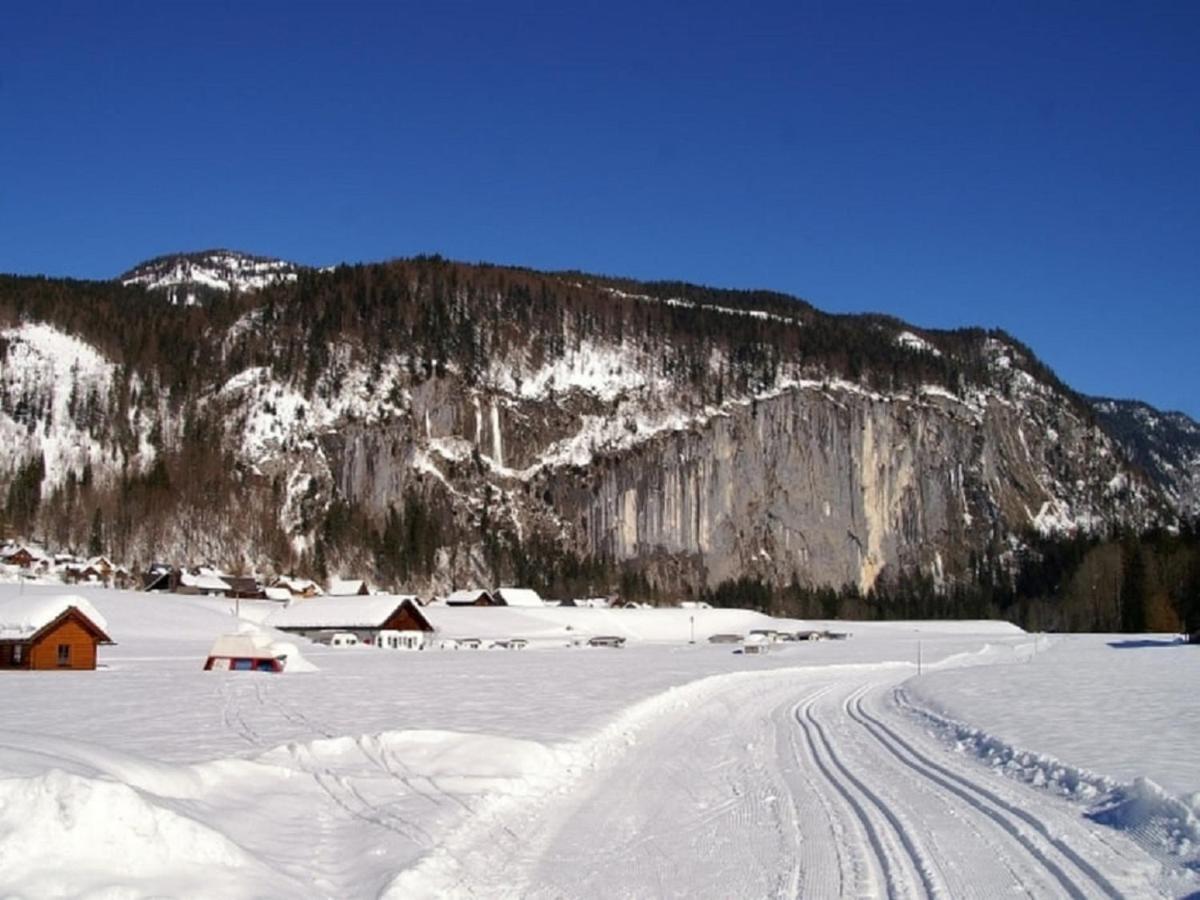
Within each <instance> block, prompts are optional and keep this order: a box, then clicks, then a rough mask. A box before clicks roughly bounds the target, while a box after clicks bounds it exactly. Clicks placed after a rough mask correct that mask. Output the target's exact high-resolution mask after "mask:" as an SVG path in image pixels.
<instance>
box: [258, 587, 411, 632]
mask: <svg viewBox="0 0 1200 900" xmlns="http://www.w3.org/2000/svg"><path fill="white" fill-rule="evenodd" d="M406 600H407V601H410V602H412V604H413V605H414V606H416V600H417V598H416V597H413V596H410V595H399V594H376V595H374V596H370V597H314V598H313V599H311V600H300V601H297V602H296V603H293V604H292V605H291V606H288V607H285V608H284V609H281V610H278V611H277V612H274V613H272V614H271V615H270V616H268V617H267V620H266V624H267V625H269V626H271V627H272V628H379V627H380V626H381V625H383V623H384V622H386V621H387V618H388V616H390V615H391V614H392V613H393V612H395V611H396V609H397V608H398V607H399V606H400V605H401V604H402V603H404V602H405V601H406Z"/></svg>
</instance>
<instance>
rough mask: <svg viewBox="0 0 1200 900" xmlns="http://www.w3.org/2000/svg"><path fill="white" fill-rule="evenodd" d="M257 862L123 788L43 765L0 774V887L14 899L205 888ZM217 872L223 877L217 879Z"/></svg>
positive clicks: (212, 889)
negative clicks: (39, 770) (23, 773)
mask: <svg viewBox="0 0 1200 900" xmlns="http://www.w3.org/2000/svg"><path fill="white" fill-rule="evenodd" d="M257 865H258V864H257V863H256V861H255V860H253V859H252V858H251V857H249V856H248V855H247V854H246V853H245V852H244V851H243V850H242V849H241V848H240V847H238V846H237V845H236V844H234V843H232V842H231V841H230V840H228V839H227V838H226V837H224V836H223V835H221V834H219V833H217V832H216V831H213V830H212V829H210V828H207V827H205V826H203V825H201V824H199V823H198V822H196V821H194V820H192V819H189V818H187V817H186V816H183V815H180V814H178V813H176V812H173V811H171V810H169V809H166V808H164V807H162V806H158V805H156V804H154V803H152V802H150V801H149V800H147V799H146V798H145V796H144V795H142V794H141V793H139V792H138V791H136V790H134V789H133V788H131V787H129V786H128V785H126V784H120V783H116V782H111V781H103V780H99V779H94V778H85V777H83V776H80V775H74V774H70V773H67V772H63V771H61V770H51V771H49V772H47V773H46V774H44V775H38V776H35V777H30V778H6V779H0V886H3V885H7V886H8V887H7V888H6V889H5V890H6V892H7V890H9V889H12V888H13V887H14V886H17V885H19V886H20V891H21V895H22V896H30V897H33V896H37V897H61V896H71V897H75V896H81V895H95V894H103V895H106V896H114V895H113V894H112V893H111V892H112V891H113V885H114V873H117V872H119V873H120V876H119V883H120V885H121V890H120V892H119V894H117V895H118V896H121V897H143V896H166V895H171V896H186V895H192V896H197V895H201V894H203V895H209V896H212V895H214V893H216V892H219V891H220V890H221V885H222V883H223V882H224V881H226V880H229V881H230V882H232V879H229V878H228V876H232V875H234V874H235V873H238V872H241V871H242V870H245V869H248V868H253V867H256V866H257ZM223 876H226V877H224V878H223Z"/></svg>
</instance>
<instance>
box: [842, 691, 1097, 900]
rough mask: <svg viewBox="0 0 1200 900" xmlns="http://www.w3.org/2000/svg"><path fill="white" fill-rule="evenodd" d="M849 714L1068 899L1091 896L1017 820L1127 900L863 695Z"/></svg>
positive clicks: (1035, 822)
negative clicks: (993, 830) (877, 712)
mask: <svg viewBox="0 0 1200 900" xmlns="http://www.w3.org/2000/svg"><path fill="white" fill-rule="evenodd" d="M846 711H847V713H848V714H849V715H850V718H851V719H853V720H854V721H855V722H857V723H858V724H859V725H861V726H862V727H863V728H864V729H865V730H866V731H867V732H868V733H870V734H871V735H872V736H873V737H874V738H875V740H876V741H877V742H878V743H879V744H880V745H881V746H882V747H883V748H884V749H885V750H887V751H888V752H889V753H890V754H891V755H892V756H894V757H895V758H896V759H897V760H899V761H900V762H901V763H902V764H903V765H904V766H905V767H906V768H907V769H909V770H910V771H912V772H915V773H916V774H918V775H920V776H921V777H923V778H925V779H927V780H929V781H931V782H933V783H934V784H937V785H939V786H940V787H941V788H943V789H945V790H947V791H950V793H952V794H954V795H955V796H957V797H958V798H959V799H961V800H963V801H964V802H965V803H966V804H967V805H968V806H970V807H972V808H973V809H976V810H978V811H979V812H980V813H982V814H983V815H985V816H987V817H988V818H989V819H991V820H992V821H993V822H995V823H996V824H997V825H998V826H999V827H1000V828H1001V829H1003V830H1004V831H1005V832H1006V833H1008V834H1009V835H1010V836H1011V837H1012V838H1013V840H1014V841H1016V842H1017V843H1019V844H1020V845H1021V846H1022V847H1024V848H1025V850H1026V851H1027V852H1028V853H1029V855H1031V856H1032V857H1033V858H1034V859H1035V860H1036V861H1037V862H1038V863H1039V865H1041V867H1042V868H1044V869H1045V871H1047V872H1048V873H1049V874H1050V875H1052V876H1053V877H1054V879H1055V880H1056V881H1058V882H1059V884H1061V885H1062V887H1063V890H1064V891H1065V892H1066V893H1067V895H1068V896H1070V897H1073V898H1077V900H1082V898H1085V897H1086V896H1087V895H1086V894H1085V893H1084V892H1083V891H1081V890H1080V889H1079V887H1078V886H1077V884H1076V879H1073V878H1072V877H1071V876H1070V875H1069V874H1068V873H1067V872H1066V871H1065V870H1064V869H1063V867H1062V866H1061V865H1059V863H1058V862H1056V861H1055V860H1053V859H1051V858H1050V855H1049V854H1048V853H1047V852H1046V851H1045V850H1044V849H1043V848H1041V847H1039V846H1038V845H1037V842H1035V841H1034V840H1032V839H1031V838H1030V837H1029V835H1028V834H1027V833H1026V832H1025V831H1024V830H1023V829H1022V828H1021V827H1020V826H1019V825H1018V824H1017V823H1016V822H1015V821H1013V819H1014V818H1015V819H1019V820H1020V821H1022V822H1024V823H1025V824H1026V825H1028V826H1030V827H1031V828H1033V829H1034V830H1035V831H1036V832H1037V833H1038V834H1040V835H1041V836H1042V837H1043V838H1044V839H1045V841H1046V842H1047V843H1048V844H1049V845H1050V846H1052V847H1053V848H1054V849H1056V850H1057V851H1058V853H1059V854H1060V855H1061V856H1062V857H1064V858H1065V859H1066V860H1068V861H1069V862H1070V863H1071V864H1072V865H1073V866H1074V868H1075V869H1077V870H1078V871H1079V872H1080V873H1081V874H1082V875H1083V876H1084V877H1085V879H1086V880H1088V881H1090V882H1091V883H1092V884H1094V885H1095V886H1096V887H1097V888H1099V889H1100V891H1101V892H1102V893H1103V894H1104V895H1105V896H1108V897H1112V898H1120V897H1121V894H1120V892H1119V891H1118V890H1117V889H1116V888H1115V887H1113V885H1112V883H1111V882H1110V881H1109V880H1108V879H1107V878H1105V877H1104V876H1103V875H1102V874H1101V873H1100V872H1099V871H1097V870H1096V868H1095V867H1094V866H1093V865H1092V864H1091V863H1089V862H1088V861H1087V860H1086V859H1084V858H1083V857H1082V856H1081V855H1080V854H1079V853H1078V852H1077V851H1076V850H1075V849H1074V848H1072V847H1071V846H1070V845H1068V844H1067V843H1066V842H1065V841H1063V840H1062V839H1061V838H1059V837H1056V836H1055V835H1053V834H1052V833H1051V831H1050V829H1049V828H1048V827H1047V826H1046V824H1045V823H1044V822H1042V821H1041V820H1040V819H1038V818H1037V817H1036V816H1034V815H1032V814H1031V813H1028V812H1026V811H1025V810H1023V809H1021V808H1020V807H1017V806H1014V805H1013V804H1011V803H1009V802H1008V801H1006V800H1004V799H1003V798H1001V797H1000V796H999V795H997V794H995V793H993V792H992V791H990V790H989V789H988V788H986V787H984V786H982V785H979V784H976V783H974V782H973V781H971V780H970V779H968V778H966V777H964V776H962V775H959V774H957V773H955V772H953V771H951V770H950V769H948V768H946V767H944V766H942V765H940V764H939V763H937V762H935V761H934V760H932V759H930V758H929V757H928V756H926V755H925V754H923V753H922V752H921V751H919V750H917V749H916V748H915V747H913V746H912V744H910V743H909V742H908V741H907V740H905V739H904V738H902V737H901V736H900V735H899V734H897V733H896V732H895V731H894V730H893V729H892V728H891V727H889V726H888V725H886V724H885V723H884V722H883V721H881V720H880V719H877V718H875V717H874V716H873V715H871V714H870V713H868V712H867V711H866V709H865V707H864V706H863V703H862V694H859V695H858V696H857V697H856V698H854V702H853V704H850V703H849V701H848V703H847V707H846Z"/></svg>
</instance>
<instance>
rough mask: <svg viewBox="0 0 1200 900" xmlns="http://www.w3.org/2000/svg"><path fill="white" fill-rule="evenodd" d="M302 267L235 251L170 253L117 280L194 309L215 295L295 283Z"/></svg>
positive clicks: (135, 267)
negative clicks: (155, 292)
mask: <svg viewBox="0 0 1200 900" xmlns="http://www.w3.org/2000/svg"><path fill="white" fill-rule="evenodd" d="M304 268H305V267H303V266H298V265H296V264H295V263H290V262H286V261H284V260H282V259H272V258H271V257H266V256H253V255H251V254H249V253H241V252H239V251H236V250H202V251H200V252H198V253H172V254H168V255H166V256H158V257H155V258H154V259H150V260H147V261H146V262H143V263H140V264H138V265H136V266H134V267H133V268H132V269H130V270H129V271H128V272H125V273H124V274H123V275H120V276H119V277H118V279H117V280H118V281H120V282H121V284H123V285H126V286H131V285H141V286H142V287H144V288H146V290H148V291H161V292H163V293H165V294H166V295H167V297H168V299H169V300H170V302H171V303H182V304H185V305H194V304H196V303H199V302H202V301H203V300H204V299H205V298H208V297H211V296H212V294H213V293H214V292H219V293H229V292H230V291H241V292H245V291H257V290H261V289H262V288H264V287H269V286H271V285H275V284H287V283H290V282H294V281H295V280H296V279H297V277H299V273H300V272H301V271H303V270H304Z"/></svg>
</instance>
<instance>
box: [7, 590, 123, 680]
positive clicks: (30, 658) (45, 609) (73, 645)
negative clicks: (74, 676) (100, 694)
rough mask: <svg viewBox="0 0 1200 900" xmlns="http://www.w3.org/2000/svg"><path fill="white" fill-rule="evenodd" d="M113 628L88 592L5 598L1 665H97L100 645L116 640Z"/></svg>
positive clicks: (70, 666)
mask: <svg viewBox="0 0 1200 900" xmlns="http://www.w3.org/2000/svg"><path fill="white" fill-rule="evenodd" d="M107 628H108V624H107V623H106V622H105V621H104V618H103V617H102V616H101V615H100V613H99V612H97V611H96V608H95V607H94V606H92V604H91V603H89V602H88V601H87V600H85V599H84V598H83V597H46V596H34V597H13V598H10V599H6V600H0V670H3V669H37V670H44V669H55V670H64V669H66V670H72V669H95V668H96V657H97V648H98V647H99V645H101V644H112V643H113V641H112V639H111V638H109V636H108V634H107V633H106V629H107Z"/></svg>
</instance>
